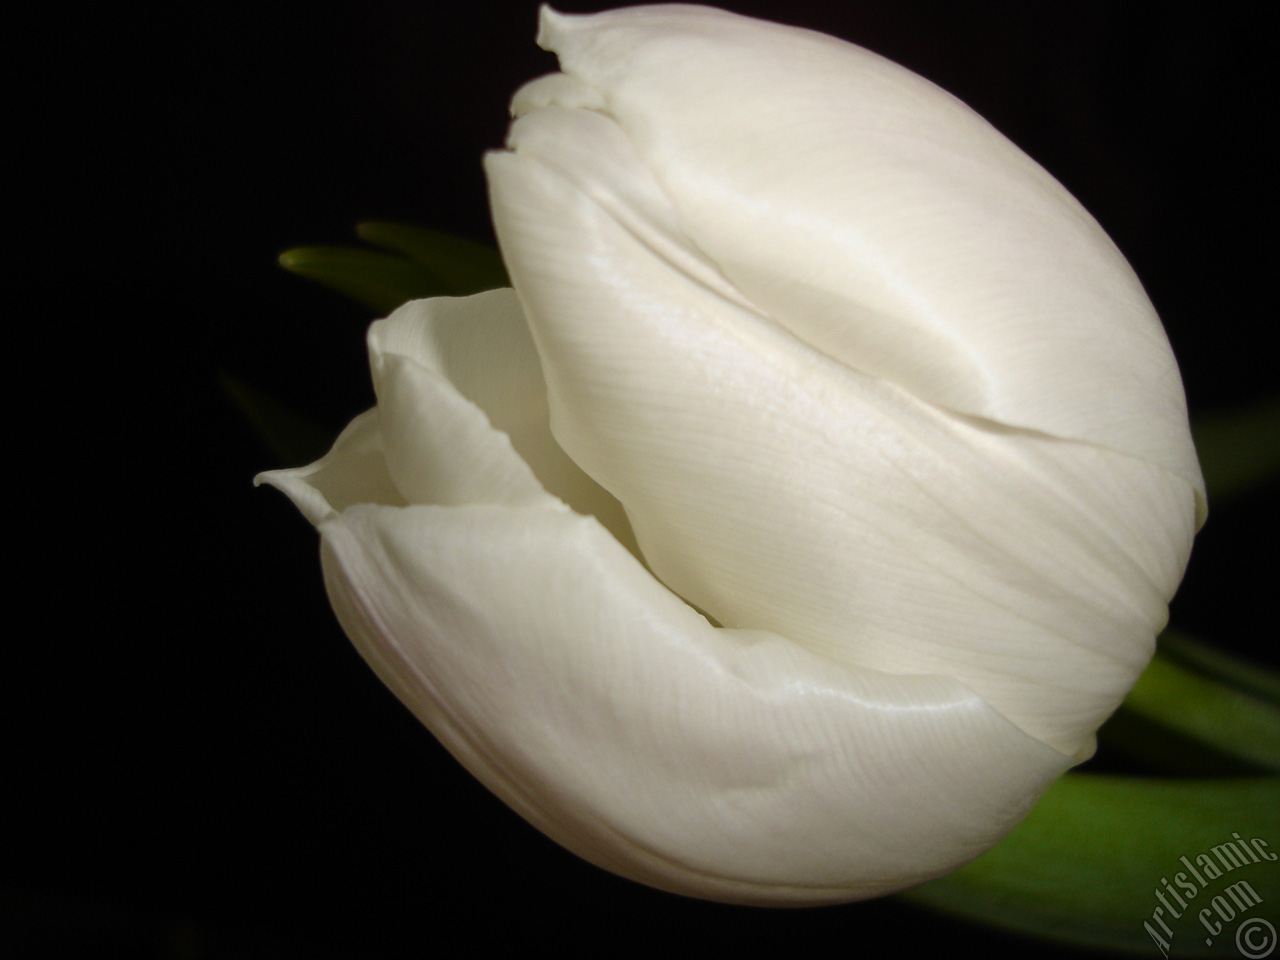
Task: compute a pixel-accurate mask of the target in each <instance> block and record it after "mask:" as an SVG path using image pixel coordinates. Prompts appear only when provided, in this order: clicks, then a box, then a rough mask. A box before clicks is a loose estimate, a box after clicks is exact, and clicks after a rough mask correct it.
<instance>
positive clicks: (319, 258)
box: [280, 247, 452, 313]
mask: <svg viewBox="0 0 1280 960" xmlns="http://www.w3.org/2000/svg"><path fill="white" fill-rule="evenodd" d="M280 265H281V266H282V267H284V268H285V269H286V270H289V271H290V272H292V273H296V274H298V275H299V276H303V277H306V278H307V279H308V280H315V281H316V282H317V283H322V284H324V285H325V286H327V287H330V288H332V289H334V290H337V291H338V292H339V293H342V294H345V295H346V296H348V297H351V298H352V299H353V300H358V301H359V302H360V303H363V304H366V305H367V306H370V307H372V308H373V309H374V310H376V311H378V312H379V313H390V312H391V311H392V310H394V309H395V308H396V307H398V306H400V305H401V304H402V303H406V302H407V301H409V300H417V299H419V298H421V297H438V296H441V295H444V294H450V293H451V292H452V291H451V289H450V288H449V286H448V285H447V284H446V282H445V281H444V280H442V279H441V278H440V277H439V276H437V275H436V274H435V273H434V272H432V271H431V270H429V269H427V268H426V267H424V266H423V265H422V264H420V263H418V262H416V261H414V260H409V259H407V258H405V257H397V256H393V255H391V254H389V253H381V252H379V251H376V250H358V249H355V248H352V247H297V248H295V249H293V250H286V251H285V252H284V253H282V254H280Z"/></svg>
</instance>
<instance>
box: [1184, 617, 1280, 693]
mask: <svg viewBox="0 0 1280 960" xmlns="http://www.w3.org/2000/svg"><path fill="white" fill-rule="evenodd" d="M1159 650H1160V652H1161V653H1162V654H1163V655H1164V656H1165V657H1167V658H1168V659H1169V660H1172V661H1174V662H1176V663H1178V664H1180V665H1182V666H1184V667H1187V668H1188V669H1190V670H1194V671H1195V672H1196V673H1199V674H1202V675H1203V676H1205V677H1209V678H1211V679H1213V680H1216V681H1217V682H1218V683H1221V684H1224V685H1225V686H1228V687H1233V688H1234V689H1236V690H1239V691H1241V692H1242V693H1247V694H1249V695H1250V696H1252V697H1256V698H1257V699H1259V700H1263V701H1265V702H1267V703H1270V704H1272V705H1273V706H1277V707H1280V673H1276V672H1275V671H1274V670H1269V669H1268V668H1266V667H1264V666H1262V665H1261V664H1257V663H1253V662H1251V661H1248V660H1241V659H1240V658H1239V657H1235V656H1232V655H1231V654H1229V653H1227V652H1226V651H1224V650H1220V649H1218V648H1217V647H1211V646H1209V645H1208V644H1206V643H1202V642H1201V641H1199V640H1195V639H1193V638H1192V637H1189V636H1187V635H1186V634H1183V633H1178V632H1176V631H1173V630H1166V631H1165V632H1164V633H1162V634H1161V635H1160V645H1159Z"/></svg>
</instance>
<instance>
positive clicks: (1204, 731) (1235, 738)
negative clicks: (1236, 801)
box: [1098, 653, 1280, 776]
mask: <svg viewBox="0 0 1280 960" xmlns="http://www.w3.org/2000/svg"><path fill="white" fill-rule="evenodd" d="M1098 738H1099V740H1101V741H1102V742H1103V743H1104V744H1106V746H1107V747H1109V748H1116V749H1118V750H1120V751H1121V752H1123V753H1127V754H1129V755H1130V756H1132V757H1135V758H1137V759H1140V760H1142V761H1143V762H1144V763H1146V764H1147V765H1148V766H1151V767H1153V768H1156V769H1160V770H1165V771H1168V772H1173V773H1181V774H1194V775H1198V776H1224V775H1233V774H1234V775H1247V774H1259V773H1280V706H1277V705H1276V704H1274V703H1271V702H1268V701H1266V700H1262V699H1259V698H1257V697H1254V696H1251V695H1250V694H1248V693H1245V692H1242V691H1240V690H1238V689H1236V688H1235V687H1232V686H1227V685H1225V684H1223V683H1220V682H1218V681H1217V680H1215V679H1214V678H1212V677H1209V676H1205V675H1204V674H1202V673H1199V672H1197V671H1196V670H1194V669H1190V668H1188V667H1187V666H1184V665H1183V664H1181V663H1179V662H1177V661H1176V660H1173V659H1171V658H1170V657H1167V656H1165V655H1164V654H1162V653H1157V654H1156V656H1155V657H1154V659H1152V661H1151V664H1150V666H1148V667H1147V669H1146V671H1145V672H1144V673H1143V674H1142V677H1141V678H1140V679H1139V680H1138V683H1137V685H1136V686H1134V688H1133V690H1132V691H1130V693H1129V696H1128V697H1127V698H1126V699H1125V702H1124V705H1123V706H1122V707H1121V708H1120V709H1119V710H1118V711H1117V712H1116V714H1115V716H1113V717H1112V718H1111V719H1110V720H1109V721H1107V723H1106V724H1105V725H1104V726H1103V728H1102V729H1101V730H1099V731H1098Z"/></svg>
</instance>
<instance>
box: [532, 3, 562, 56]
mask: <svg viewBox="0 0 1280 960" xmlns="http://www.w3.org/2000/svg"><path fill="white" fill-rule="evenodd" d="M569 20H570V17H568V16H566V15H565V14H563V13H561V12H560V11H559V10H557V9H556V8H555V7H553V6H551V4H549V3H544V4H543V5H542V6H541V7H539V8H538V36H537V38H536V42H537V44H538V46H539V47H541V48H542V49H543V50H551V49H553V46H552V45H553V44H554V42H555V41H554V40H553V39H552V36H553V35H554V34H555V33H557V32H559V31H561V30H563V29H564V28H565V26H566V25H567V24H568V21H569Z"/></svg>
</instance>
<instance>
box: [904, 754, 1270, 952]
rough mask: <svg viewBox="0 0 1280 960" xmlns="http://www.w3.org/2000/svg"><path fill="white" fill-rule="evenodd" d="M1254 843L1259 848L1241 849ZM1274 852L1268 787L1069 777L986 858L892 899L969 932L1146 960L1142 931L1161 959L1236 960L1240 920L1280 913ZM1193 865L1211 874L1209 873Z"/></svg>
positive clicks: (1263, 781) (1266, 782)
mask: <svg viewBox="0 0 1280 960" xmlns="http://www.w3.org/2000/svg"><path fill="white" fill-rule="evenodd" d="M1255 839H1256V840H1259V841H1260V842H1261V843H1262V844H1265V846H1259V845H1255V844H1253V841H1254V840H1255ZM1241 841H1243V842H1244V843H1247V844H1249V846H1248V849H1247V850H1245V849H1243V848H1241V847H1240V843H1241ZM1227 844H1234V845H1235V846H1234V847H1232V848H1228V847H1227V846H1224V845H1227ZM1278 852H1280V778H1277V777H1262V778H1256V779H1247V780H1154V779H1152V780H1147V779H1142V778H1136V777H1113V776H1103V775H1097V774H1086V773H1076V774H1068V775H1067V776H1065V777H1063V778H1062V779H1061V780H1059V781H1058V782H1057V783H1056V784H1054V786H1053V787H1052V788H1051V789H1050V791H1049V792H1048V793H1047V794H1046V795H1045V797H1044V799H1043V800H1041V801H1040V803H1039V804H1038V805H1037V806H1036V808H1035V809H1034V810H1033V811H1032V812H1031V814H1030V816H1028V817H1027V819H1026V820H1025V821H1024V822H1023V823H1022V824H1021V825H1019V826H1018V828H1017V829H1016V830H1014V832H1013V833H1011V834H1010V835H1009V836H1008V837H1007V838H1006V839H1005V840H1004V841H1003V842H1002V843H1001V844H1000V845H999V846H997V847H996V848H995V849H993V850H991V851H989V852H988V853H986V854H984V855H983V856H982V857H980V858H978V859H977V860H976V861H974V862H973V863H971V864H969V866H967V867H964V868H963V869H961V870H959V871H957V872H956V873H953V874H951V875H950V876H947V877H943V878H941V879H940V880H935V881H933V882H931V883H927V884H925V885H924V886H921V887H917V888H916V889H915V890H912V891H908V892H907V893H905V894H902V895H901V896H902V897H903V898H904V899H906V900H908V901H911V902H914V903H917V904H921V905H923V906H926V907H929V908H931V909H936V910H940V911H942V912H945V913H949V914H952V915H954V916H959V917H964V918H966V919H969V920H973V921H975V922H979V923H984V924H988V925H992V926H996V927H1000V928H1002V929H1005V930H1011V931H1015V932H1018V933H1022V934H1026V935H1028V936H1032V937H1037V938H1042V939H1048V940H1057V941H1060V942H1063V943H1070V944H1075V945H1079V946H1086V947H1092V948H1102V949H1110V950H1116V951H1121V952H1126V953H1134V954H1143V955H1146V956H1156V955H1157V954H1158V953H1160V952H1162V950H1161V948H1160V945H1159V944H1158V943H1157V942H1156V940H1155V938H1154V937H1153V935H1152V932H1154V933H1155V934H1156V935H1157V936H1159V937H1160V938H1161V939H1163V940H1164V941H1165V944H1166V948H1167V950H1168V953H1167V955H1168V956H1170V957H1174V958H1177V957H1205V956H1215V957H1216V956H1222V957H1239V956H1240V955H1241V954H1240V952H1239V951H1238V950H1237V948H1236V943H1235V933H1236V930H1237V929H1238V928H1239V927H1240V925H1241V924H1243V923H1246V922H1247V921H1248V920H1249V919H1250V918H1252V917H1258V916H1271V917H1274V916H1275V914H1274V910H1275V905H1276V904H1277V903H1280V866H1278V865H1277V863H1276V861H1275V860H1272V859H1269V858H1271V857H1275V856H1276V855H1277V853H1278ZM1246 854H1247V856H1246ZM1202 856H1203V857H1204V858H1205V859H1203V860H1202V859H1201V857H1202ZM1223 856H1225V857H1226V863H1225V864H1224V862H1223V859H1222V858H1223ZM1183 857H1185V858H1186V861H1187V862H1189V863H1190V864H1191V866H1192V867H1194V868H1195V870H1192V869H1191V868H1189V867H1188V866H1187V862H1184V861H1183V860H1182V859H1181V858H1183ZM1264 857H1265V858H1264ZM1235 861H1241V862H1239V863H1236V862H1235ZM1206 862H1207V863H1208V864H1210V865H1215V869H1216V871H1217V873H1218V874H1219V875H1218V876H1211V875H1210V874H1211V872H1212V871H1210V869H1209V868H1208V867H1206V866H1205V863H1206ZM1166 880H1167V881H1168V884H1169V886H1171V887H1172V889H1173V890H1174V891H1176V892H1177V893H1178V895H1179V896H1181V898H1182V903H1183V906H1182V907H1179V903H1178V900H1176V899H1175V898H1174V896H1173V895H1171V893H1170V892H1169V891H1168V890H1167V889H1166V884H1165V881H1166ZM1157 892H1159V893H1160V894H1162V895H1163V896H1164V898H1165V900H1167V901H1168V904H1169V905H1171V906H1172V911H1170V910H1168V909H1166V908H1165V906H1164V905H1163V904H1162V902H1161V900H1160V899H1159V898H1158V897H1157V896H1156V893H1157ZM1254 898H1256V900H1255V899H1254ZM1259 904H1260V905H1259ZM1156 911H1160V912H1159V913H1157V912H1156ZM1201 911H1207V914H1202V912H1201ZM1175 914H1176V915H1175ZM1228 915H1230V916H1231V919H1230V920H1227V919H1225V917H1227V916H1228ZM1202 917H1203V920H1202ZM1160 921H1163V922H1164V923H1165V924H1167V925H1168V927H1169V932H1166V931H1165V930H1164V928H1163V927H1162V926H1161V925H1160ZM1205 922H1207V923H1208V924H1209V925H1210V926H1209V927H1206V926H1205ZM1144 924H1146V926H1144ZM1214 925H1219V929H1218V930H1217V931H1216V932H1215V930H1214V929H1213V926H1214ZM1148 927H1150V928H1151V930H1150V931H1149V930H1148ZM1206 941H1209V942H1206Z"/></svg>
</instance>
